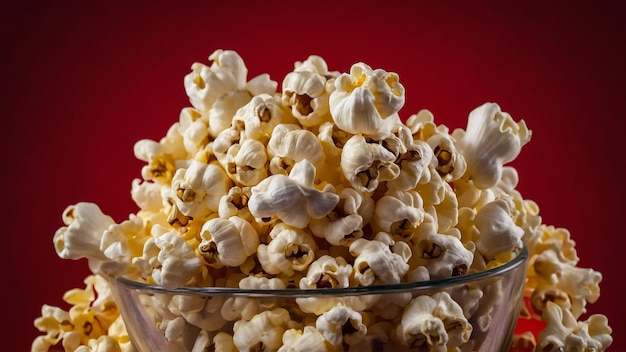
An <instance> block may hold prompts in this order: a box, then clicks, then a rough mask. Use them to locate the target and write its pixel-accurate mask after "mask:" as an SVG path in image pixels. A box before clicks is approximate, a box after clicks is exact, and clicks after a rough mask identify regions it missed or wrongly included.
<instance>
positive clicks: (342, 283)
mask: <svg viewBox="0 0 626 352" xmlns="http://www.w3.org/2000/svg"><path fill="white" fill-rule="evenodd" d="M351 277H352V266H351V265H350V264H348V263H347V262H346V260H345V259H344V257H331V256H329V255H323V256H321V257H320V258H318V259H317V260H315V261H314V262H313V263H311V264H310V265H309V269H308V272H307V275H306V276H305V277H303V278H302V279H300V282H299V287H300V289H303V290H304V289H322V288H346V287H350V279H351ZM379 297H380V295H364V296H343V297H341V296H328V297H322V298H318V297H300V298H296V303H297V304H298V307H300V309H302V311H303V312H305V313H313V314H316V315H320V314H323V313H325V312H327V311H328V310H330V309H331V308H333V307H335V306H337V305H344V306H346V307H350V308H351V309H353V310H355V311H357V312H361V311H364V310H365V309H369V308H370V307H371V306H372V305H373V304H374V303H375V302H376V301H377V300H378V299H379Z"/></svg>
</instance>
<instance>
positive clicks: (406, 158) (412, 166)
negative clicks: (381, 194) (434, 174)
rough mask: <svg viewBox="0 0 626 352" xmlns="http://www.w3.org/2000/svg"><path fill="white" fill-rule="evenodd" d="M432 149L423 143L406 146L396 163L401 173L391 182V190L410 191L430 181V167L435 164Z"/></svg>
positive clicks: (389, 185)
mask: <svg viewBox="0 0 626 352" xmlns="http://www.w3.org/2000/svg"><path fill="white" fill-rule="evenodd" d="M435 160H436V159H435V158H434V154H433V151H432V150H431V148H430V147H429V146H428V144H426V142H422V141H414V142H411V143H407V144H406V151H404V152H402V153H401V154H400V155H398V156H397V158H396V160H395V163H396V164H397V165H398V166H399V170H400V173H399V175H398V177H397V178H395V179H393V180H391V181H389V183H388V187H389V189H397V190H400V191H408V190H412V189H414V188H415V187H417V185H418V184H424V183H427V182H429V181H430V175H431V173H430V171H429V166H430V165H432V164H434V162H435Z"/></svg>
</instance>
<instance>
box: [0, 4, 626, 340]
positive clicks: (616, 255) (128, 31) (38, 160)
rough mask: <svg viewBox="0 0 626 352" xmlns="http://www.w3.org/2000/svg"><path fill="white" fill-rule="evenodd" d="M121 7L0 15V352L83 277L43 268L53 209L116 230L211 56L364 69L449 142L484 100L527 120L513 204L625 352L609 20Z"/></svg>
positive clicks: (308, 7)
mask: <svg viewBox="0 0 626 352" xmlns="http://www.w3.org/2000/svg"><path fill="white" fill-rule="evenodd" d="M133 3H134V5H128V4H124V5H122V2H119V3H118V4H117V5H113V4H107V3H105V2H100V3H98V4H95V5H94V4H90V5H77V4H73V5H70V4H68V3H65V2H64V3H56V2H55V3H54V4H53V2H41V3H34V2H32V1H26V2H23V3H22V4H21V5H5V4H3V5H2V10H1V11H0V13H1V15H0V16H2V18H1V21H0V26H1V28H2V31H1V33H0V34H1V36H2V37H1V38H2V40H1V42H0V45H1V46H2V48H1V50H0V58H1V60H2V61H1V65H0V67H1V70H2V76H1V80H0V82H1V88H2V91H1V95H0V101H1V102H2V109H1V110H0V111H1V114H2V130H1V131H2V138H1V143H2V150H3V151H4V153H6V154H4V155H5V157H4V158H3V167H4V169H5V172H3V174H2V183H1V184H2V186H3V188H4V192H3V195H4V196H3V202H2V204H3V208H2V211H3V216H2V219H3V223H4V224H7V223H8V226H6V225H5V226H4V227H3V228H4V230H3V234H2V248H3V252H2V255H0V257H1V258H2V272H3V274H4V279H3V281H4V282H5V284H3V288H4V289H5V290H7V291H8V292H9V298H8V300H5V301H4V302H3V303H4V304H3V306H4V307H5V308H4V309H5V311H4V312H2V315H3V318H2V320H3V325H5V326H7V327H9V331H6V330H4V331H3V336H4V338H5V343H4V345H5V346H6V343H7V342H6V341H8V350H11V351H24V350H28V349H29V346H30V343H31V341H32V339H33V338H34V337H35V336H37V335H38V331H37V330H36V329H35V328H34V327H32V321H33V319H35V318H36V317H37V316H39V314H40V311H39V310H40V307H41V305H42V304H44V303H46V304H53V305H62V300H61V296H62V294H63V293H64V292H65V291H66V290H68V289H70V288H74V287H82V286H83V283H82V279H83V278H84V276H85V275H87V274H88V269H87V266H86V263H85V262H83V261H79V262H74V261H66V260H61V259H59V258H58V257H57V256H56V254H55V252H54V249H53V246H52V237H53V235H54V232H55V230H56V229H57V228H58V227H59V226H61V225H62V223H61V218H60V216H61V212H62V211H63V209H64V208H65V207H66V206H67V205H69V204H73V203H75V202H78V201H92V202H96V203H98V204H99V205H100V206H101V208H102V209H103V211H104V212H106V213H108V214H110V215H112V216H113V217H114V218H115V219H116V220H117V221H121V220H124V219H126V217H127V216H128V214H130V213H132V212H135V211H136V208H135V206H134V204H133V203H132V201H131V199H130V195H129V190H130V183H131V180H132V179H133V178H135V177H138V176H139V170H140V167H141V165H142V163H141V162H138V161H136V160H135V159H134V157H133V153H132V147H133V144H134V142H135V141H136V140H138V139H141V138H152V139H158V138H160V137H161V136H163V135H164V134H165V132H166V130H167V128H168V127H169V126H170V125H171V124H172V123H173V122H174V121H176V120H177V118H178V113H179V111H180V109H181V108H183V107H185V106H188V105H189V104H188V101H187V99H186V96H185V92H184V89H183V86H182V79H183V76H184V75H185V74H186V73H188V72H189V70H190V65H191V63H192V62H194V61H203V62H205V63H206V62H207V56H208V55H209V54H210V53H211V52H212V51H213V50H215V49H217V48H223V49H234V50H236V51H238V52H239V53H240V55H241V56H242V57H243V58H244V60H245V61H246V63H247V65H248V68H249V71H250V77H252V76H254V75H257V74H260V73H264V72H268V73H270V74H271V76H272V78H273V79H274V80H277V81H279V82H280V81H282V78H283V77H284V75H285V74H286V73H287V72H289V71H291V69H292V68H293V63H294V61H297V60H304V59H306V57H307V56H308V55H309V54H318V55H321V56H322V57H324V58H325V59H326V60H327V62H328V64H329V66H330V68H331V69H332V70H339V71H343V72H346V71H347V70H349V67H350V65H351V64H352V63H354V62H356V61H363V62H366V63H368V64H370V65H371V66H373V67H375V68H378V67H380V68H384V69H386V70H388V71H395V72H397V73H399V75H400V80H401V82H402V83H403V84H404V86H405V88H406V92H407V93H406V97H407V103H406V105H405V107H404V109H403V110H402V111H401V114H402V116H403V117H404V118H406V117H407V116H408V115H409V114H411V113H414V112H417V111H418V109H421V108H428V109H430V110H431V111H432V112H433V113H434V114H435V119H436V121H437V122H439V123H445V124H447V125H448V126H449V127H451V128H456V127H464V126H465V121H466V117H467V114H468V112H469V111H470V110H471V109H473V108H474V107H476V106H478V105H480V104H482V103H483V102H486V101H495V102H497V103H499V104H500V105H501V106H502V108H503V109H504V110H505V111H507V112H509V113H511V114H512V116H513V117H514V118H515V119H522V118H523V119H525V120H526V122H527V124H528V126H529V127H530V128H531V129H532V130H533V132H534V135H533V139H532V141H531V142H530V144H528V145H527V146H526V147H525V148H524V149H523V151H522V154H521V155H520V157H519V158H518V159H517V160H516V161H515V162H514V163H513V165H514V166H516V167H517V168H518V170H519V172H520V176H521V182H520V185H519V189H520V190H521V191H522V194H523V195H524V196H525V197H526V198H530V199H533V200H535V201H536V202H537V203H538V204H539V206H540V208H541V214H542V215H543V219H544V222H545V223H547V224H552V225H555V226H559V227H565V228H568V229H570V230H571V232H572V236H573V238H574V239H575V240H576V241H577V243H578V244H577V249H578V252H579V256H580V257H581V261H580V266H583V267H592V268H594V269H596V270H599V271H600V272H602V273H603V274H604V280H603V282H602V284H601V288H602V295H601V297H600V300H599V301H598V303H596V304H593V305H590V306H589V312H590V313H603V314H606V315H607V316H608V317H609V320H610V323H611V325H612V327H613V328H614V337H615V339H616V341H615V343H614V345H613V346H614V347H613V348H611V350H613V351H623V350H626V343H625V342H624V340H622V339H621V335H623V333H624V332H625V331H624V319H623V317H624V316H625V314H626V312H625V308H624V307H625V306H626V304H624V303H623V299H624V295H623V293H622V292H620V288H621V287H622V283H621V282H620V280H621V275H620V274H619V273H620V272H623V267H624V263H623V262H622V261H623V260H625V258H626V257H625V256H624V255H623V253H622V251H624V247H623V242H624V241H623V239H622V238H623V236H624V214H623V210H624V205H623V199H624V196H625V195H626V193H625V192H624V180H623V179H622V177H623V171H622V170H623V169H624V167H623V165H622V163H623V162H624V161H625V158H624V154H623V153H624V151H625V148H624V141H625V138H624V134H623V133H622V132H621V131H622V130H621V128H622V126H623V123H622V119H624V117H625V116H626V111H625V110H626V109H625V107H624V100H625V99H624V98H625V95H624V93H625V90H624V82H625V79H626V74H625V70H624V67H623V63H624V62H626V61H625V60H626V56H625V51H624V43H625V42H626V27H625V26H624V24H623V23H625V21H624V16H623V12H622V11H620V9H618V8H615V7H610V6H608V5H590V4H586V5H584V4H582V3H578V4H576V3H570V2H558V3H557V2H549V3H548V4H539V3H537V4H534V5H510V4H509V5H504V4H500V3H497V2H495V1H490V2H480V3H478V2H468V3H472V5H468V3H466V2H420V3H419V4H418V5H406V4H405V3H404V2H402V3H401V2H394V1H386V2H384V3H381V4H379V5H373V4H371V5H365V4H358V3H356V2H351V3H341V2H339V1H313V2H303V1H290V2H286V1H274V2H267V3H271V5H267V4H266V5H262V4H261V2H257V3H254V4H252V3H248V2H244V1H235V2H230V3H229V4H227V5H225V4H218V3H215V4H211V3H209V4H204V5H199V4H194V3H191V2H186V1H179V2H177V4H176V5H175V6H172V5H169V6H165V5H163V6H161V5H155V4H150V3H149V2H133ZM263 3H266V2H263ZM407 3H408V2H407ZM5 297H6V295H5Z"/></svg>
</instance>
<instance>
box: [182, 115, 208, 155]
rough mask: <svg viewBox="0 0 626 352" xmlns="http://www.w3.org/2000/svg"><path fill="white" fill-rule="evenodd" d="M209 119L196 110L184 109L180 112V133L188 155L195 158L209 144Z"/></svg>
mask: <svg viewBox="0 0 626 352" xmlns="http://www.w3.org/2000/svg"><path fill="white" fill-rule="evenodd" d="M208 127H209V126H208V118H204V117H203V115H202V113H201V112H199V111H198V110H196V109H194V108H184V109H182V110H181V112H180V118H179V123H178V128H179V133H180V134H181V136H182V137H183V146H184V147H185V150H186V151H187V155H190V156H193V155H196V154H197V153H198V152H199V151H201V150H202V149H203V148H204V147H205V146H206V145H207V144H208V143H209V128H208Z"/></svg>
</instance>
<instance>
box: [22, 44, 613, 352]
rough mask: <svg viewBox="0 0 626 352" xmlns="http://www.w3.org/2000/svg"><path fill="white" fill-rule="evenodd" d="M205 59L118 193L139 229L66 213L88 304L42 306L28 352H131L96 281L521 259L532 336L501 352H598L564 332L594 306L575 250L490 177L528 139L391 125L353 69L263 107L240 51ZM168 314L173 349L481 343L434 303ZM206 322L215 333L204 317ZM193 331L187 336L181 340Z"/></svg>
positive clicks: (399, 270) (389, 83)
mask: <svg viewBox="0 0 626 352" xmlns="http://www.w3.org/2000/svg"><path fill="white" fill-rule="evenodd" d="M209 59H210V60H211V61H212V64H211V65H210V66H206V65H204V64H201V63H194V64H193V65H192V67H191V69H192V72H191V73H189V74H188V75H187V76H186V77H185V79H184V86H185V90H186V92H187V95H188V96H189V100H190V102H191V105H192V107H187V108H184V109H182V111H181V114H180V119H179V121H178V122H176V123H174V124H173V125H172V126H171V128H170V129H169V130H168V132H167V134H166V136H165V137H164V138H162V139H161V140H160V141H158V142H157V141H152V140H141V141H139V142H137V143H136V145H135V148H134V152H135V155H136V157H137V158H138V159H140V160H142V161H144V162H145V163H146V164H145V166H144V167H143V168H142V170H141V176H142V179H141V180H139V179H136V180H134V181H133V183H132V191H131V195H132V198H133V200H134V201H135V202H136V204H137V205H138V207H139V208H140V210H139V211H138V212H137V214H131V215H130V217H129V219H128V220H126V221H123V222H122V223H120V224H117V223H115V222H114V221H113V219H112V218H110V217H109V216H107V215H105V214H103V213H102V212H101V210H100V209H99V208H98V207H97V206H96V205H95V204H92V203H78V204H76V205H72V206H69V207H68V208H67V209H66V210H65V212H64V213H63V221H64V223H65V225H66V226H63V227H61V228H60V229H59V230H58V231H57V233H56V234H55V236H54V245H55V249H56V251H57V253H58V255H59V256H60V257H61V258H67V259H79V258H87V260H88V263H89V267H90V269H91V270H92V272H93V273H94V275H92V276H89V277H88V278H87V279H86V281H85V282H86V284H87V287H86V289H85V290H78V289H75V290H71V291H68V292H67V294H66V295H65V297H64V299H65V300H66V301H67V302H68V303H69V304H70V305H72V307H71V308H70V310H69V311H64V310H62V309H60V308H56V307H51V306H47V305H44V306H43V308H42V317H40V318H38V319H36V321H35V326H36V327H37V328H38V329H39V330H40V331H42V332H43V333H45V335H42V336H39V337H38V338H37V339H36V340H35V341H34V342H33V345H32V351H47V350H48V349H49V348H50V347H51V346H55V345H59V344H61V345H62V346H63V348H64V349H65V350H66V351H79V352H85V351H134V350H135V349H134V346H133V345H132V343H131V342H130V340H129V337H128V334H127V333H126V330H125V327H124V323H123V321H122V320H121V318H120V314H119V308H118V307H117V305H116V303H115V301H114V300H113V299H112V295H111V288H110V287H109V285H108V282H107V278H110V277H115V276H126V277H129V278H132V279H135V280H139V281H142V282H146V283H149V284H155V285H159V286H162V287H164V288H175V287H181V286H188V287H206V286H224V287H239V288H258V289H281V288H289V287H299V288H301V289H316V288H319V289H323V288H328V287H333V288H345V287H354V286H371V285H377V284H395V283H401V282H415V281H424V280H431V279H441V278H448V277H452V276H458V275H463V274H467V273H473V272H478V271H483V270H486V269H488V268H492V267H496V266H499V265H502V264H504V263H506V262H508V261H510V260H511V259H512V258H514V257H515V256H516V255H517V254H518V253H519V252H520V251H521V249H522V248H523V246H524V245H526V247H527V248H528V249H529V252H530V264H529V265H530V266H529V268H528V272H527V282H526V290H525V299H526V301H527V302H528V307H526V308H525V309H523V310H522V312H521V313H520V316H521V317H528V318H533V319H542V320H543V321H544V322H545V323H546V327H545V329H543V330H542V331H541V332H540V333H539V335H538V339H537V342H535V337H534V336H532V334H528V333H527V334H523V335H520V336H518V337H517V339H516V342H515V346H516V347H520V346H525V348H527V349H528V350H532V349H534V348H536V350H537V351H561V350H589V351H591V350H593V351H603V350H605V349H606V348H607V347H608V346H609V345H610V344H611V342H612V338H611V329H610V327H609V326H608V325H607V319H606V317H604V316H603V315H593V316H591V317H589V319H588V320H585V321H578V319H579V318H580V317H581V315H582V314H584V313H585V311H586V310H585V307H586V304H587V302H591V303H593V302H595V301H596V300H597V299H598V296H599V282H600V280H601V274H600V273H598V272H596V271H593V270H591V269H583V268H578V267H577V262H578V257H577V254H576V250H575V249H574V242H573V241H572V240H571V238H570V235H569V232H568V231H567V230H565V229H560V228H554V227H552V226H546V225H543V224H542V221H541V217H540V216H539V215H538V212H539V209H538V207H537V205H536V204H535V203H534V202H532V201H530V200H525V199H523V198H522V196H521V195H520V193H519V192H518V191H517V190H516V189H515V187H516V185H517V181H518V175H517V172H516V170H515V169H514V168H512V167H510V166H504V165H505V164H506V163H508V162H510V161H512V160H514V159H515V158H516V156H517V155H518V154H519V152H520V150H521V147H522V146H523V145H524V144H526V143H527V142H528V141H529V140H530V136H531V132H530V131H529V130H528V129H527V128H526V125H525V123H524V121H520V122H515V121H513V119H512V118H511V116H510V115H509V114H507V113H505V112H502V111H501V110H500V107H499V106H498V105H496V104H493V103H486V104H484V105H482V106H479V107H477V108H476V109H474V110H473V111H472V112H471V113H470V114H469V120H468V125H467V128H466V129H465V130H462V129H456V130H454V131H452V132H450V131H449V129H448V128H447V127H446V126H445V125H437V124H435V122H434V119H433V115H432V114H431V113H430V112H429V111H427V110H422V111H420V112H418V113H417V114H414V115H411V116H409V117H408V119H407V120H406V123H403V122H402V121H401V119H400V117H399V115H398V111H399V110H400V109H401V108H402V106H403V104H404V101H405V95H404V88H403V86H402V85H401V84H400V82H399V80H398V75H397V74H395V73H390V72H386V71H384V70H382V69H372V68H370V67H369V66H368V65H366V64H363V63H357V64H355V65H353V66H352V67H351V69H350V72H349V73H341V74H340V73H338V72H332V71H329V70H328V68H327V65H326V62H325V61H324V60H323V59H322V58H320V57H318V56H310V57H309V58H308V59H307V60H306V61H304V62H296V63H295V69H294V70H293V72H291V73H289V74H287V75H286V77H285V78H284V80H283V82H282V92H277V88H278V84H277V82H274V81H272V80H271V79H270V77H269V75H267V74H262V75H260V76H258V77H255V78H252V79H250V80H247V69H246V66H245V65H244V62H243V60H242V59H241V57H240V56H239V55H238V54H237V53H236V52H233V51H223V50H217V51H215V52H214V53H213V54H212V55H211V56H210V57H209ZM481 294H482V293H481ZM177 297H178V298H177V299H174V300H172V301H171V302H161V304H160V305H158V304H155V312H154V315H155V324H157V325H158V326H159V328H160V329H161V330H162V331H163V333H164V334H165V337H166V339H167V340H168V341H171V342H173V343H179V344H180V346H181V350H184V349H190V350H193V351H205V350H212V349H215V350H225V351H228V350H240V351H241V350H245V351H248V350H265V351H270V350H278V351H304V350H316V351H326V350H329V351H336V350H344V349H346V350H369V349H372V348H373V347H371V344H369V342H371V341H373V340H375V339H378V341H382V340H391V341H392V342H393V343H395V344H396V345H397V346H400V347H399V348H400V349H403V348H404V349H406V348H408V347H407V346H410V347H413V348H418V349H419V350H420V351H422V350H424V351H467V350H469V349H471V348H472V347H471V346H469V345H468V340H469V338H470V336H471V334H472V332H473V330H477V329H479V327H476V326H472V324H471V323H470V321H469V316H470V315H471V314H473V313H474V312H472V311H471V309H470V308H468V307H465V306H460V305H459V303H457V302H456V301H454V300H453V299H452V298H451V297H450V295H449V294H448V293H446V292H441V293H437V294H434V295H432V296H419V297H416V298H413V299H411V297H410V296H409V297H408V299H406V300H404V301H403V300H397V298H398V296H394V299H395V300H393V301H392V300H390V299H387V300H385V299H381V300H380V301H377V302H366V301H365V300H366V299H365V298H363V299H358V298H355V299H354V302H350V301H349V300H344V301H340V302H336V301H335V300H332V299H328V300H319V299H314V298H312V299H307V298H303V299H299V300H298V307H292V310H294V311H295V310H297V311H298V312H299V313H300V314H302V315H303V316H304V317H305V318H303V319H301V320H300V323H296V322H294V321H292V320H293V317H292V316H291V315H292V314H293V312H290V311H289V310H287V309H284V308H274V309H266V308H265V307H261V306H258V304H257V305H254V304H252V303H251V302H252V301H247V300H246V299H245V298H242V297H232V298H228V299H225V300H221V301H220V303H219V304H220V306H217V307H209V306H210V305H211V303H209V302H210V300H209V301H206V302H205V301H204V300H200V301H199V300H198V298H194V297H187V296H177ZM470 300H471V299H470V298H468V301H470ZM157 303H158V302H157ZM159 310H162V311H159ZM216 311H219V315H221V319H215V318H211V319H203V316H204V315H203V314H205V313H206V312H216ZM348 325H349V328H347V327H348ZM189 326H194V327H195V330H193V331H195V332H196V333H195V334H189V333H185V331H187V332H188V331H190V330H189V329H188V327H189ZM225 327H229V328H228V329H226V328H225ZM229 330H230V331H231V332H234V333H233V334H232V335H231V334H229V333H226V331H229ZM381 336H384V337H381ZM402 346H404V347H402Z"/></svg>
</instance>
